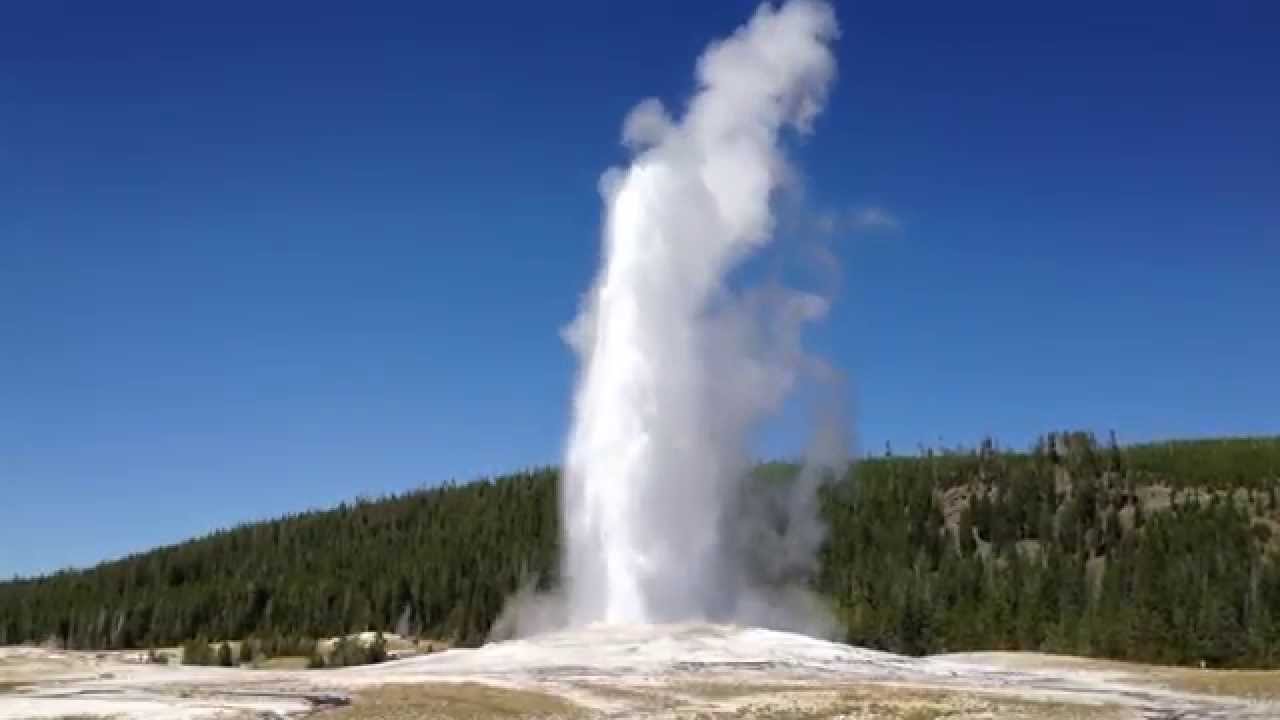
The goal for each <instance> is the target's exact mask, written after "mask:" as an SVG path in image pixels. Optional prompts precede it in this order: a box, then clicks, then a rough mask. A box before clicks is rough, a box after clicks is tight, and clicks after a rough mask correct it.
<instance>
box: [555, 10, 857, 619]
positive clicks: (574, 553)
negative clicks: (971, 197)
mask: <svg viewBox="0 0 1280 720" xmlns="http://www.w3.org/2000/svg"><path fill="white" fill-rule="evenodd" d="M836 34H837V29H836V22H835V16H834V13H833V12H832V10H831V8H830V7H829V6H828V5H826V4H825V3H821V2H816V1H811V0H793V1H792V2H789V3H787V4H786V5H784V6H782V7H781V8H776V7H773V6H770V5H765V6H762V7H761V8H760V9H759V10H758V11H757V12H756V14H755V15H754V16H753V17H752V18H751V19H750V21H749V22H748V23H747V24H746V25H744V26H743V27H741V28H739V29H738V30H737V31H736V32H735V33H734V34H733V35H732V36H731V37H729V38H728V39H725V40H723V41H720V42H717V43H714V44H712V45H711V46H710V47H709V48H708V49H707V51H706V52H705V53H704V54H703V56H702V57H701V58H700V59H699V61H698V67H697V78H698V89H697V92H696V93H695V95H694V96H693V98H692V99H691V100H690V102H689V105H688V108H687V110H686V112H685V113H684V115H683V117H679V118H672V117H670V116H669V115H668V114H667V113H666V111H665V110H664V109H663V107H662V105H661V104H660V103H659V102H658V101H656V100H647V101H644V102H642V103H641V104H640V105H638V106H637V107H636V108H635V109H634V110H633V111H632V113H631V115H630V116H629V117H628V118H627V120H626V122H625V125H624V131H623V136H624V141H625V142H626V144H627V145H628V146H629V147H630V148H631V149H632V152H633V160H632V162H631V164H630V166H628V167H626V168H614V169H612V170H610V171H609V172H607V173H605V175H604V177H603V178H602V180H601V190H602V194H603V195H604V198H605V204H606V221H605V229H604V239H603V244H604V253H603V261H602V266H601V268H600V271H599V274H598V275H597V277H596V280H595V283H594V285H593V287H592V289H591V291H590V292H589V293H588V295H587V296H586V298H585V300H584V304H583V309H582V311H581V313H580V315H579V316H578V317H577V319H576V320H575V321H574V323H573V324H572V325H571V326H570V327H569V328H568V330H567V331H566V335H567V337H568V339H569V341H570V343H571V344H572V345H573V346H574V347H575V349H576V350H577V352H578V353H579V356H580V361H581V367H580V375H579V379H578V387H577V390H576V397H575V404H574V420H573V426H572V430H571V432H570V436H569V439H568V447H567V457H566V459H565V477H564V485H563V488H562V505H563V507H562V512H563V514H564V518H563V519H564V528H565V541H566V551H565V553H566V556H565V567H564V570H565V571H566V574H567V578H566V580H567V583H568V593H569V620H570V623H571V624H574V625H581V624H587V623H592V622H600V621H604V622H609V623H643V622H662V621H674V620H686V619H727V618H728V617H731V616H732V615H733V613H734V612H735V610H734V608H735V603H736V600H735V598H736V595H737V593H738V592H739V590H740V578H739V574H738V573H739V569H740V566H741V563H740V562H739V558H736V557H734V556H735V554H736V550H735V542H734V541H733V539H732V538H730V537H726V535H727V533H725V532H724V531H723V528H724V527H725V525H726V523H725V518H724V517H723V515H724V513H725V512H726V508H728V507H729V506H730V504H731V498H732V497H733V495H734V493H735V492H736V491H737V488H738V487H739V483H740V482H741V480H742V478H743V476H744V474H745V471H746V469H747V457H748V455H747V450H748V448H747V447H746V443H747V441H748V436H749V434H750V431H751V429H752V427H753V426H754V425H756V424H757V423H758V422H759V420H760V419H761V418H762V417H763V416H764V415H766V414H767V413H769V412H770V411H772V410H773V409H775V408H776V406H777V404H778V403H779V402H780V400H781V397H782V395H784V394H785V392H786V390H787V388H788V387H789V385H790V382H791V376H792V374H793V373H792V369H791V368H790V367H788V365H787V360H786V358H783V357H779V355H778V354H777V353H773V352H771V351H770V348H768V347H765V346H766V345H768V343H761V342H760V338H759V336H758V334H757V333H755V332H753V331H752V330H751V328H752V327H753V323H752V322H751V318H749V317H746V318H744V313H748V314H749V313H751V312H752V310H751V309H749V308H748V303H745V302H740V301H739V299H738V298H737V297H736V296H735V295H734V294H733V293H732V292H731V291H730V290H729V289H728V288H727V287H726V285H725V279H726V275H727V274H728V273H729V272H730V271H731V270H732V269H733V268H734V267H735V266H736V265H737V264H739V263H740V262H741V261H742V260H743V259H744V258H746V257H747V256H748V255H749V254H751V252H752V251H753V250H755V249H757V248H759V247H760V246H761V245H763V244H764V243H766V242H768V240H769V238H770V234H771V231H772V212H771V207H770V201H771V198H772V196H773V194H774V192H775V190H777V188H778V186H779V184H780V183H781V181H782V179H783V178H784V176H785V175H786V163H785V162H784V160H783V158H782V155H781V152H780V149H779V133H780V132H781V131H782V130H783V129H784V128H786V127H788V126H791V127H793V128H796V129H799V130H802V131H803V130H806V129H807V128H808V124H809V121H810V120H811V119H812V117H813V116H814V114H815V113H816V112H817V111H818V109H819V108H820V107H821V104H822V102H823V100H824V99H825V95H826V88H827V86H828V84H829V82H830V80H831V77H832V76H833V74H834V69H835V63H834V59H833V57H832V55H831V51H830V48H829V45H830V43H831V42H832V41H833V40H834V38H835V36H836ZM793 299H794V298H793ZM808 300H812V298H808ZM800 307H801V308H802V310H803V312H802V314H806V313H807V314H812V313H813V312H814V311H820V309H821V307H820V304H814V303H808V304H805V303H801V304H800ZM804 308H807V309H804Z"/></svg>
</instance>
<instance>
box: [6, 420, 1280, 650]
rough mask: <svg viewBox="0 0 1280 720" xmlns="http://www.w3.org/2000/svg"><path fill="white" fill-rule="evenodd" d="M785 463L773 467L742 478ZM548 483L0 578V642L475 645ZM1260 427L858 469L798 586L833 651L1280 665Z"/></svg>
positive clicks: (1272, 491) (866, 463)
mask: <svg viewBox="0 0 1280 720" xmlns="http://www.w3.org/2000/svg"><path fill="white" fill-rule="evenodd" d="M794 472H795V467H794V466H792V465H787V464H769V465H765V466H762V467H761V468H760V470H759V472H758V475H759V480H760V481H761V482H783V483H785V482H787V479H788V478H789V477H790V476H791V475H792V474H793V473H794ZM556 492H557V487H556V472H555V471H554V470H551V469H544V470H536V471H530V472H523V473H518V474H514V475H509V476H506V477H502V478H497V479H494V480H489V481H481V482H475V483H469V484H465V485H447V486H443V487H438V488H432V489H426V490H420V491H415V492H411V493H408V494H405V495H400V496H395V497H390V498H385V499H381V500H376V501H361V502H357V503H354V504H344V505H342V506H340V507H338V508H336V509H333V510H329V511H323V512H309V513H304V514H299V515H294V516H289V517H285V518H281V519H279V520H274V521H270V522H262V523H254V524H249V525H244V526H240V527H237V528H234V529H231V530H227V531H223V532H218V533H215V534H213V535H210V536H208V537H204V538H200V539H197V540H192V541H189V542H186V543H183V544H180V545H176V546H171V547H164V548H159V549H156V550H152V551H150V552H146V553H142V554H139V555H135V556H132V557H128V558H125V559H122V560H117V561H113V562H108V563H104V564H102V565H99V566H97V567H95V568H92V569H89V570H84V571H67V572H61V573H58V574H55V575H51V576H48V577H42V578H34V579H16V580H14V581H11V582H6V583H3V584H0V644H3V643H19V642H50V641H52V642H56V643H60V644H65V645H67V646H71V647H77V648H90V649H99V648H124V647H148V646H167V645H176V644H180V643H182V642H183V641H185V640H188V639H190V638H193V637H196V636H200V637H205V638H222V639H225V638H241V637H248V636H255V637H259V638H264V637H271V638H301V637H319V636H331V635H337V634H341V633H349V632H356V631H363V630H387V631H396V632H399V633H401V634H414V635H422V636H426V637H433V638H443V639H447V640H450V641H453V642H457V643H462V644H474V643H478V642H482V641H483V639H484V638H485V636H486V633H487V632H488V629H489V627H490V626H491V625H492V624H493V622H494V620H495V618H496V617H497V616H498V613H499V612H500V611H501V609H502V605H503V602H504V600H505V599H506V598H507V597H508V596H509V595H511V594H512V593H513V592H515V591H516V590H517V589H518V588H519V587H521V586H523V585H525V584H527V583H529V582H537V583H539V584H540V585H542V586H543V587H549V586H551V585H553V584H554V583H555V582H556V572H557V567H556V566H557V560H558V542H559V538H558V532H559V530H558V522H559V519H558V507H557V499H556ZM1278 494H1280V438H1266V439H1221V440H1199V441H1186V442H1171V443H1160V444H1150V445H1139V446H1130V447H1119V446H1117V445H1115V443H1114V442H1111V443H1109V444H1099V443H1098V442H1096V441H1095V440H1094V438H1093V437H1091V436H1089V435H1086V434H1082V433H1064V434H1056V435H1050V436H1048V437H1046V438H1044V439H1043V440H1041V441H1040V442H1039V443H1038V444H1037V446H1036V447H1035V448H1034V449H1032V450H1031V451H1029V452H1009V451H1003V450H998V449H996V448H995V447H994V446H993V444H991V443H989V442H988V443H984V444H983V446H982V447H980V448H977V449H973V450H966V451H945V452H932V451H929V452H925V453H922V454H921V455H918V456H910V457H894V456H891V455H890V454H889V453H887V452H886V454H885V456H884V457H879V458H874V459H866V460H862V461H860V462H859V463H858V464H857V465H856V466H855V467H854V468H853V469H852V470H851V471H850V473H848V474H847V475H846V476H844V477H842V478H839V479H837V480H836V481H834V482H832V483H831V484H829V485H828V486H827V487H825V488H824V490H823V497H822V501H823V502H822V509H823V514H824V517H825V519H826V522H827V524H828V527H829V534H828V539H827V543H826V545H825V546H824V548H823V550H822V553H821V558H820V560H821V563H820V566H819V570H818V573H817V575H816V576H815V577H814V578H813V579H812V583H813V586H814V588H815V589H816V590H817V591H819V592H820V593H821V594H822V595H823V596H824V597H825V598H827V600H828V601H829V603H830V605H831V607H832V610H833V612H834V614H836V616H837V617H838V618H839V619H840V621H841V622H842V623H843V625H844V627H845V628H846V632H847V637H846V639H847V640H848V641H849V642H852V643H856V644H860V645H867V646H871V647H876V648H883V649H887V650H893V651H898V652H906V653H932V652H941V651H960V650H975V649H1010V650H1014V649H1025V650H1045V651H1052V652H1064V653H1073V654H1083V655H1097V656H1106V657H1113V658H1121V659H1133V660H1141V661H1150V662H1163V663H1199V662H1205V663H1208V664H1210V665H1212V666H1259V667H1278V666H1280V532H1278V531H1280V507H1278V505H1277V503H1278V499H1280V498H1278V497H1277V495H1278Z"/></svg>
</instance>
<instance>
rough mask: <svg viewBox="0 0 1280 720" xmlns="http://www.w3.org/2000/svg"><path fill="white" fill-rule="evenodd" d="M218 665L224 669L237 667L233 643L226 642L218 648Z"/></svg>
mask: <svg viewBox="0 0 1280 720" xmlns="http://www.w3.org/2000/svg"><path fill="white" fill-rule="evenodd" d="M218 665H221V666H222V667H234V666H235V660H234V655H233V654H232V652H231V643H229V642H226V641H225V640H224V641H223V643H222V645H219V646H218Z"/></svg>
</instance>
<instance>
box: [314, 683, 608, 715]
mask: <svg viewBox="0 0 1280 720" xmlns="http://www.w3.org/2000/svg"><path fill="white" fill-rule="evenodd" d="M582 717H585V713H583V711H582V709H581V708H579V707H578V706H576V705H573V704H572V703H569V702H567V701H565V700H562V699H560V698H557V697H554V696H551V695H546V694H544V693H538V692H530V691H525V690H511V689H508V688H498V687H492V686H489V685H481V684H478V683H457V684H453V683H428V684H422V685H384V686H382V687H378V688H373V689H371V690H366V691H363V692H361V693H359V694H358V695H356V697H355V699H354V702H353V703H352V704H351V705H350V706H348V707H345V708H342V709H341V710H337V711H335V712H332V713H326V714H325V718H326V719H330V718H331V719H332V720H426V719H427V718H430V719H431V720H436V719H437V718H439V719H440V720H489V719H490V718H545V719H547V720H550V719H551V718H575V719H576V718H582Z"/></svg>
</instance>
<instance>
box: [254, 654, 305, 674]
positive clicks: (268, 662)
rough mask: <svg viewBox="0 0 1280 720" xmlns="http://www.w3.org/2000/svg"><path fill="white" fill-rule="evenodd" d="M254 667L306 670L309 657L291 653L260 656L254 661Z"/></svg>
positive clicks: (258, 668)
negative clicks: (269, 656) (279, 655)
mask: <svg viewBox="0 0 1280 720" xmlns="http://www.w3.org/2000/svg"><path fill="white" fill-rule="evenodd" d="M253 668H254V669H255V670H306V669H307V658H304V657H295V656H291V655H285V656H283V657H272V658H260V659H258V660H254V661H253Z"/></svg>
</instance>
